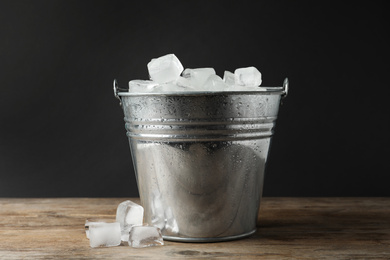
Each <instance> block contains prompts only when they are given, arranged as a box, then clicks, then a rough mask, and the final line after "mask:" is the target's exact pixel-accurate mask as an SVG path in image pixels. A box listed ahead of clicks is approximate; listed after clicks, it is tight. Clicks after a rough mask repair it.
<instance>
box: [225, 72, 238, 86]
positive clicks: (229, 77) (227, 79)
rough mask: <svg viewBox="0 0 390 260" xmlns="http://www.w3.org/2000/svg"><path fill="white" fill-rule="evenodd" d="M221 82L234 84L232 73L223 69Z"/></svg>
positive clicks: (229, 84)
mask: <svg viewBox="0 0 390 260" xmlns="http://www.w3.org/2000/svg"><path fill="white" fill-rule="evenodd" d="M223 82H225V83H226V85H228V86H234V85H235V79H234V73H232V72H230V71H227V70H225V72H224V73H223Z"/></svg>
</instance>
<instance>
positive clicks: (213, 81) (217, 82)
mask: <svg viewBox="0 0 390 260" xmlns="http://www.w3.org/2000/svg"><path fill="white" fill-rule="evenodd" d="M228 87H229V86H228V85H227V84H226V83H225V82H223V80H222V79H221V77H219V76H217V75H211V76H210V77H209V78H208V79H207V80H206V82H205V83H204V85H203V88H204V89H205V90H206V91H224V90H227V88H228Z"/></svg>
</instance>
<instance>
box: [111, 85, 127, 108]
mask: <svg viewBox="0 0 390 260" xmlns="http://www.w3.org/2000/svg"><path fill="white" fill-rule="evenodd" d="M113 87H114V96H115V97H116V98H117V99H118V100H119V105H120V106H122V99H121V98H120V97H119V95H118V93H119V91H121V92H125V91H127V89H121V88H119V85H118V81H117V80H116V79H114V82H113Z"/></svg>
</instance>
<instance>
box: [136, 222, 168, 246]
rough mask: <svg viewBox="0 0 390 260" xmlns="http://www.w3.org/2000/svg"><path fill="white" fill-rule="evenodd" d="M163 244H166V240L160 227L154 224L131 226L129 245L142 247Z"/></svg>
mask: <svg viewBox="0 0 390 260" xmlns="http://www.w3.org/2000/svg"><path fill="white" fill-rule="evenodd" d="M162 245H164V240H163V238H162V235H161V231H160V229H159V228H157V227H152V226H134V227H132V228H131V230H130V235H129V246H131V247H136V248H141V247H150V246H162Z"/></svg>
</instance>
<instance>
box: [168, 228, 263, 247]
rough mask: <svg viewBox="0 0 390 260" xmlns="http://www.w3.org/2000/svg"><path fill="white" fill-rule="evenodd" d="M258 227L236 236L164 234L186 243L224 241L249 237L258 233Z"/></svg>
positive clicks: (170, 238)
mask: <svg viewBox="0 0 390 260" xmlns="http://www.w3.org/2000/svg"><path fill="white" fill-rule="evenodd" d="M256 230H257V229H256V228H255V229H254V230H252V231H250V232H248V233H244V234H240V235H236V236H227V237H174V236H164V235H163V236H162V237H163V239H164V240H168V241H174V242H186V243H209V242H223V241H230V240H236V239H241V238H245V237H249V236H251V235H253V234H254V233H256Z"/></svg>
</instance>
